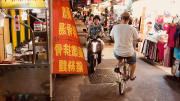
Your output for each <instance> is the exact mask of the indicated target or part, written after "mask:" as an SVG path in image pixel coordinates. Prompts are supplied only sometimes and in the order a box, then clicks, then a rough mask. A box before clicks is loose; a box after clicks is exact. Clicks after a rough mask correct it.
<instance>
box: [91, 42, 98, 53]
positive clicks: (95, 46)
mask: <svg viewBox="0 0 180 101" xmlns="http://www.w3.org/2000/svg"><path fill="white" fill-rule="evenodd" d="M97 44H98V42H92V48H93V52H96V50H97V49H96V48H97Z"/></svg>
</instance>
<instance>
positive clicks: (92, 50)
mask: <svg viewBox="0 0 180 101" xmlns="http://www.w3.org/2000/svg"><path fill="white" fill-rule="evenodd" d="M98 38H102V36H100V35H98V34H97V35H91V36H89V37H88V38H87V39H88V40H90V41H89V46H88V52H87V53H88V54H87V57H88V63H90V67H88V72H89V74H91V73H94V71H95V69H96V68H95V67H96V66H97V65H98V64H100V63H101V42H100V41H99V40H97V39H98Z"/></svg>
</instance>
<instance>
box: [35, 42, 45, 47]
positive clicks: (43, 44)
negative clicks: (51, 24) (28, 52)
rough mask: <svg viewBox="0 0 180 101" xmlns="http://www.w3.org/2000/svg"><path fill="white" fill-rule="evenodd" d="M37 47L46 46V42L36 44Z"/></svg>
mask: <svg viewBox="0 0 180 101" xmlns="http://www.w3.org/2000/svg"><path fill="white" fill-rule="evenodd" d="M35 46H46V42H35Z"/></svg>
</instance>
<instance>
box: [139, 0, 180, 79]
mask: <svg viewBox="0 0 180 101" xmlns="http://www.w3.org/2000/svg"><path fill="white" fill-rule="evenodd" d="M142 2H143V3H142ZM142 2H141V8H142V13H141V14H140V15H141V23H140V33H141V38H143V39H144V41H143V43H140V44H139V51H140V52H141V53H142V54H144V56H145V57H146V58H147V59H148V60H151V61H152V62H154V63H156V64H160V65H163V66H164V67H171V70H172V74H173V75H176V76H177V77H180V75H179V72H180V71H179V66H178V65H177V63H178V62H179V59H178V58H177V52H179V51H178V47H179V44H178V43H179V37H178V33H179V30H178V26H179V24H178V23H179V17H178V14H179V12H178V11H175V9H178V8H179V7H178V6H177V5H178V2H179V1H176V0H167V1H165V2H163V3H162V0H156V1H154V0H152V1H147V0H144V1H142ZM151 5H155V6H154V7H153V8H152V6H151ZM161 5H167V6H166V7H164V6H162V7H161V8H159V6H161ZM174 50H176V54H175V53H174V52H175V51H174ZM175 62H176V66H175Z"/></svg>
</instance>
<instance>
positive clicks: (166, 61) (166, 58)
mask: <svg viewBox="0 0 180 101" xmlns="http://www.w3.org/2000/svg"><path fill="white" fill-rule="evenodd" d="M170 50H171V48H169V47H167V48H166V49H165V51H164V64H163V66H164V67H169V65H170V61H169V59H170ZM159 53H160V52H159Z"/></svg>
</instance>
